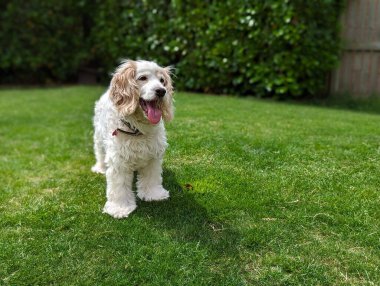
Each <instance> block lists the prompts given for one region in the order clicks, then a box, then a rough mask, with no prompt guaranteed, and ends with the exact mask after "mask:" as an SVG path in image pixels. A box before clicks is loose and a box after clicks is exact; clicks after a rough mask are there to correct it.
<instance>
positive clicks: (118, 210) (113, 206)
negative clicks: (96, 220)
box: [103, 202, 136, 218]
mask: <svg viewBox="0 0 380 286" xmlns="http://www.w3.org/2000/svg"><path fill="white" fill-rule="evenodd" d="M135 209H136V205H122V204H117V203H114V202H106V204H105V205H104V208H103V213H107V214H109V215H110V216H112V217H114V218H125V217H128V215H129V214H130V213H131V212H133V211H134V210H135Z"/></svg>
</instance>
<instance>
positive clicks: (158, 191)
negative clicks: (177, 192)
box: [137, 186, 169, 202]
mask: <svg viewBox="0 0 380 286" xmlns="http://www.w3.org/2000/svg"><path fill="white" fill-rule="evenodd" d="M137 196H138V197H139V198H140V199H141V200H143V201H147V202H150V201H162V200H166V199H168V198H169V192H168V191H167V190H165V189H164V188H163V187H162V186H159V187H155V188H152V189H150V190H146V191H141V190H139V191H138V192H137Z"/></svg>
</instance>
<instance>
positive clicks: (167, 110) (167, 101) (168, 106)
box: [162, 66, 174, 122]
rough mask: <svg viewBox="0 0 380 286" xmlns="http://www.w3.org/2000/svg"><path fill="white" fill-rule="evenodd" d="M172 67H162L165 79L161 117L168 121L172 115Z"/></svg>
mask: <svg viewBox="0 0 380 286" xmlns="http://www.w3.org/2000/svg"><path fill="white" fill-rule="evenodd" d="M171 74H172V67H170V66H169V67H165V68H163V77H164V80H165V88H166V96H165V97H164V104H163V106H162V118H163V119H164V120H165V121H166V122H169V121H171V120H172V119H173V117H174V106H173V102H174V100H173V82H172V79H171V76H170V75H171Z"/></svg>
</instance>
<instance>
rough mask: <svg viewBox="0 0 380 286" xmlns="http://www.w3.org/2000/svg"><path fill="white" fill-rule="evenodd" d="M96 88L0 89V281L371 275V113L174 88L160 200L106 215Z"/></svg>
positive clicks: (377, 172) (361, 281)
mask: <svg viewBox="0 0 380 286" xmlns="http://www.w3.org/2000/svg"><path fill="white" fill-rule="evenodd" d="M102 91H103V88H101V87H68V88H52V89H26V90H17V89H15V90H2V91H0V115H1V116H0V152H1V153H0V154H1V156H0V227H1V232H0V284H4V285H26V284H27V285H31V284H35V285H44V284H45V285H46V284H57V285H379V284H380V269H379V267H380V190H379V188H380V127H379V126H380V116H379V115H376V114H368V113H363V112H362V113H360V112H353V111H348V110H336V109H331V108H323V107H313V106H302V105H297V104H289V103H276V102H268V101H260V100H254V99H249V98H243V99H241V98H229V97H216V96H205V95H198V94H188V93H178V94H177V95H176V106H177V108H176V118H175V120H174V121H173V122H172V123H170V124H169V125H168V126H167V129H168V140H169V144H170V146H169V148H168V150H167V153H166V155H165V160H164V169H165V171H164V185H165V187H166V188H167V189H168V190H170V193H171V199H170V200H169V201H165V202H157V203H146V202H141V201H138V208H137V210H136V211H135V212H134V213H133V214H132V215H131V216H130V217H129V218H127V219H125V220H115V219H112V218H111V217H110V216H107V215H105V214H102V212H101V210H102V207H103V204H104V203H105V179H104V177H102V176H100V175H95V174H92V173H91V172H90V167H91V165H92V164H93V163H94V158H93V154H92V132H93V131H92V123H91V119H92V113H93V105H94V101H95V100H96V99H97V98H98V97H99V96H100V94H101V92H102Z"/></svg>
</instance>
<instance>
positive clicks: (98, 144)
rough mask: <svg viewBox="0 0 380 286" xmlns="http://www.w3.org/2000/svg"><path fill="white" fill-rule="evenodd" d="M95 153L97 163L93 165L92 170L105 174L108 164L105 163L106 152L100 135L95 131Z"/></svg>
mask: <svg viewBox="0 0 380 286" xmlns="http://www.w3.org/2000/svg"><path fill="white" fill-rule="evenodd" d="M94 153H95V158H96V163H95V165H94V166H92V168H91V171H93V172H94V173H100V174H105V173H106V164H105V162H104V161H105V152H104V148H103V143H102V140H101V138H100V136H99V135H98V134H97V132H96V131H95V133H94Z"/></svg>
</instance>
